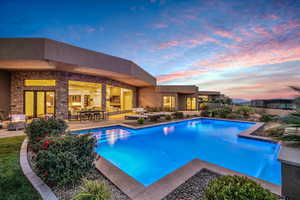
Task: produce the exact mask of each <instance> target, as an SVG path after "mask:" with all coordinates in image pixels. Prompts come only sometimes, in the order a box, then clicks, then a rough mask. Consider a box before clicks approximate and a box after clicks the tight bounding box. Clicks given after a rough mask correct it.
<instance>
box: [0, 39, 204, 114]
mask: <svg viewBox="0 0 300 200" xmlns="http://www.w3.org/2000/svg"><path fill="white" fill-rule="evenodd" d="M0 91H1V92H0V110H3V111H4V112H6V113H8V112H9V113H11V114H23V113H24V114H26V116H27V117H29V118H34V117H40V116H45V115H55V116H56V117H57V118H61V119H67V118H68V116H70V115H72V114H73V113H76V112H78V111H81V110H104V111H107V112H110V113H121V112H128V111H130V110H132V108H134V107H146V106H149V107H159V108H164V109H166V110H167V109H175V110H197V109H198V101H199V99H198V98H197V97H198V88H197V87H196V86H192V85H186V86H184V85H181V86H165V85H164V86H157V85H156V79H155V77H153V76H152V75H151V74H149V73H148V72H146V71H145V70H143V69H142V68H141V67H139V66H138V65H137V64H135V63H134V62H132V61H130V60H126V59H123V58H119V57H115V56H110V55H107V54H103V53H99V52H95V51H91V50H87V49H83V48H79V47H76V46H72V45H69V44H65V43H62V42H58V41H54V40H49V39H44V38H2V39H0Z"/></svg>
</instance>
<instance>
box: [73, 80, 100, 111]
mask: <svg viewBox="0 0 300 200" xmlns="http://www.w3.org/2000/svg"><path fill="white" fill-rule="evenodd" d="M101 90H102V85H101V84H99V83H91V82H82V81H69V112H70V114H72V115H76V114H77V113H78V112H80V111H87V110H101V109H102V105H101Z"/></svg>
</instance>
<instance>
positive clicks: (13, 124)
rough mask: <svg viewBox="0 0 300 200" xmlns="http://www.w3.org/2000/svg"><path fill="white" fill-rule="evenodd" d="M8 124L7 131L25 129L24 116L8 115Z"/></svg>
mask: <svg viewBox="0 0 300 200" xmlns="http://www.w3.org/2000/svg"><path fill="white" fill-rule="evenodd" d="M10 119H11V120H10V122H9V123H8V126H7V129H8V130H9V131H18V130H21V129H24V128H25V127H26V116H25V115H23V114H21V115H17V114H16V115H10Z"/></svg>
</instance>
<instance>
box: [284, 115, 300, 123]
mask: <svg viewBox="0 0 300 200" xmlns="http://www.w3.org/2000/svg"><path fill="white" fill-rule="evenodd" d="M280 120H281V121H282V122H283V123H285V124H300V113H290V114H288V115H287V116H284V117H282V118H281V119H280Z"/></svg>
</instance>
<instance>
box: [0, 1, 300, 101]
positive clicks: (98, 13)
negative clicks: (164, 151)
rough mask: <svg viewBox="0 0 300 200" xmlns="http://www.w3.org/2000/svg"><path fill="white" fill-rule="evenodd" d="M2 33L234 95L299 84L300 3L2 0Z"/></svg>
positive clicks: (263, 94)
mask: <svg viewBox="0 0 300 200" xmlns="http://www.w3.org/2000/svg"><path fill="white" fill-rule="evenodd" d="M0 37H45V38H49V39H54V40H58V41H62V42H66V43H70V44H73V45H76V46H80V47H83V48H87V49H91V50H95V51H100V52H103V53H107V54H111V55H114V56H119V57H122V58H126V59H130V60H132V61H134V62H135V63H137V64H138V65H139V66H141V67H142V68H144V69H145V70H146V71H148V72H149V73H151V74H152V75H154V76H156V77H157V79H158V82H159V84H194V85H197V86H199V89H200V90H218V91H222V92H223V93H225V94H226V95H229V96H230V97H233V98H243V99H256V98H293V97H294V96H295V95H296V93H295V92H294V91H292V90H291V89H289V88H288V86H289V85H295V86H300V0H278V1H271V0H257V1H254V0H223V1H221V0H220V1H219V0H177V1H175V0H127V1H126V0H116V1H113V0H73V1H71V0H69V1H63V0H60V1H59V0H51V1H46V0H36V1H31V0H19V1H16V0H1V1H0Z"/></svg>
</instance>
